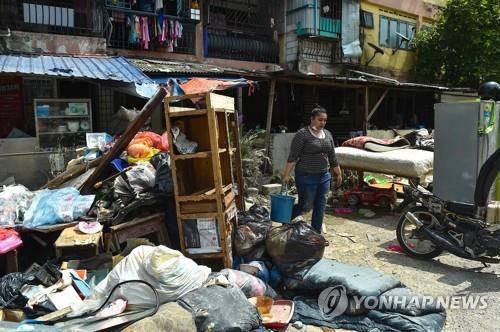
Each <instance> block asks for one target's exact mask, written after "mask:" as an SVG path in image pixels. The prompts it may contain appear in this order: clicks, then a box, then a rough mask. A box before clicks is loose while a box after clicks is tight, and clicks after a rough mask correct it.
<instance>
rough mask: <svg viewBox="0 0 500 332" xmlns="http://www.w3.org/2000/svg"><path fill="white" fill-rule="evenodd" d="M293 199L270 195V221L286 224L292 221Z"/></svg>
mask: <svg viewBox="0 0 500 332" xmlns="http://www.w3.org/2000/svg"><path fill="white" fill-rule="evenodd" d="M294 203H295V197H293V196H288V195H279V194H272V195H271V220H272V221H276V222H280V223H284V224H288V223H290V220H292V212H293V205H294Z"/></svg>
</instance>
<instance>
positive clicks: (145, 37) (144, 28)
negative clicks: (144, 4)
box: [140, 17, 151, 50]
mask: <svg viewBox="0 0 500 332" xmlns="http://www.w3.org/2000/svg"><path fill="white" fill-rule="evenodd" d="M140 22H141V38H142V44H143V47H144V49H145V50H148V49H149V42H150V40H151V39H149V27H148V18H147V17H141V19H140Z"/></svg>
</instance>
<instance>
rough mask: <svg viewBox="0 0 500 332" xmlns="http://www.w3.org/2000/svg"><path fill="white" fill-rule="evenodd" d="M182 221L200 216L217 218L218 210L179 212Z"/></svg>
mask: <svg viewBox="0 0 500 332" xmlns="http://www.w3.org/2000/svg"><path fill="white" fill-rule="evenodd" d="M179 216H180V219H181V221H189V220H193V219H198V218H215V217H217V212H203V213H202V212H198V213H179Z"/></svg>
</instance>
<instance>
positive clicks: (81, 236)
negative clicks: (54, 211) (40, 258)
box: [54, 227, 102, 258]
mask: <svg viewBox="0 0 500 332" xmlns="http://www.w3.org/2000/svg"><path fill="white" fill-rule="evenodd" d="M101 242H102V232H97V233H95V234H85V233H82V232H80V231H78V230H76V229H75V227H68V228H65V229H64V230H63V231H62V232H61V234H60V235H59V237H58V238H57V240H56V242H55V243H54V247H55V249H56V258H60V257H62V256H63V252H64V253H65V254H78V255H80V256H82V257H84V258H88V257H92V256H97V255H98V254H99V247H100V244H101Z"/></svg>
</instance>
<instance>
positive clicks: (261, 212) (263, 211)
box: [248, 204, 271, 220]
mask: <svg viewBox="0 0 500 332" xmlns="http://www.w3.org/2000/svg"><path fill="white" fill-rule="evenodd" d="M248 212H249V213H250V214H253V215H255V216H258V217H260V218H261V219H265V220H269V218H270V217H271V215H270V213H269V210H268V209H267V208H266V207H264V206H262V205H258V204H254V205H252V206H251V207H250V208H249V209H248Z"/></svg>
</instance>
